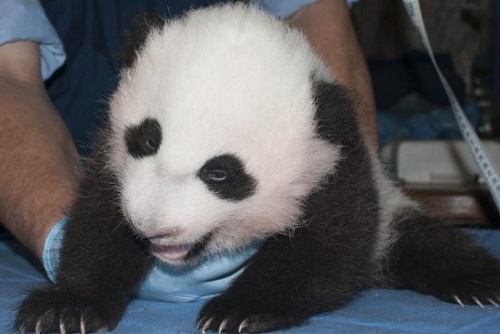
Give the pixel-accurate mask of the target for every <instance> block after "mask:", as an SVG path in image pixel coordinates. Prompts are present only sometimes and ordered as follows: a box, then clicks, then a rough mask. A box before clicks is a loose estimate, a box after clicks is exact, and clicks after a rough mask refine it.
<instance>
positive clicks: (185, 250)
mask: <svg viewBox="0 0 500 334" xmlns="http://www.w3.org/2000/svg"><path fill="white" fill-rule="evenodd" d="M210 238H211V234H207V235H206V236H204V237H202V238H201V239H200V241H198V242H194V243H185V244H177V245H160V244H157V243H154V242H151V252H152V253H153V254H154V255H155V256H156V257H157V258H159V259H160V260H162V261H164V262H169V263H181V262H182V263H184V262H189V261H190V260H193V259H194V258H196V257H197V256H198V255H199V254H200V253H201V252H202V251H203V250H204V249H205V248H206V246H207V244H208V242H209V240H210Z"/></svg>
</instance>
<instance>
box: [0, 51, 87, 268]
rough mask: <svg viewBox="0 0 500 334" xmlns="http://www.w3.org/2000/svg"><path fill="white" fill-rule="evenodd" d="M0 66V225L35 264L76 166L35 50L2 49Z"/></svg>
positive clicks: (69, 194)
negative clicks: (10, 234)
mask: <svg viewBox="0 0 500 334" xmlns="http://www.w3.org/2000/svg"><path fill="white" fill-rule="evenodd" d="M14 55H15V57H13V56H14ZM0 60H1V63H2V64H3V66H0V142H1V143H2V144H1V145H0V222H2V224H4V225H5V226H6V227H7V228H8V229H9V230H10V231H11V232H12V233H13V234H14V235H15V236H16V237H17V238H18V239H19V240H20V241H21V242H22V243H24V244H25V245H26V246H27V247H28V249H29V250H30V251H32V252H33V253H34V254H35V255H37V256H38V257H39V258H40V257H41V253H42V250H43V243H44V241H45V237H46V235H47V234H48V232H49V231H50V229H51V227H52V226H53V224H54V223H55V222H56V221H57V220H58V219H59V218H60V217H61V216H62V215H63V210H64V209H65V208H66V207H67V206H69V205H70V204H71V202H72V198H73V193H74V191H75V187H76V182H77V179H78V178H77V175H78V171H79V169H80V168H81V166H80V161H79V159H78V155H77V152H76V148H75V147H74V144H73V142H72V140H71V137H70V135H69V133H68V130H67V128H66V126H65V124H64V122H63V121H62V119H61V117H60V116H59V114H58V113H57V111H56V110H55V109H54V106H53V105H52V103H51V101H50V100H49V98H48V96H47V94H46V92H45V89H44V87H43V83H42V81H41V78H40V77H39V64H37V63H36V62H39V53H38V45H37V44H36V43H32V42H17V43H10V44H5V45H2V46H0ZM6 64H8V66H7V65H6Z"/></svg>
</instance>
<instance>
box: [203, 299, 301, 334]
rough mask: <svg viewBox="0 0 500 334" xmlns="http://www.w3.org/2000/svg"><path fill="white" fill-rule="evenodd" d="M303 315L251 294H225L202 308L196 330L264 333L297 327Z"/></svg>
mask: <svg viewBox="0 0 500 334" xmlns="http://www.w3.org/2000/svg"><path fill="white" fill-rule="evenodd" d="M302 321H303V318H302V317H300V316H299V315H297V314H293V313H292V312H290V313H289V312H287V311H286V310H284V309H278V308H275V307H274V306H273V303H271V302H265V301H263V300H260V299H259V300H257V299H255V298H252V297H250V296H248V295H247V296H234V295H231V294H223V295H221V296H219V297H215V298H213V299H212V300H210V301H209V302H208V303H207V304H206V305H205V306H204V307H203V308H202V310H201V311H200V314H199V315H198V323H197V326H196V329H197V330H198V331H201V332H202V333H206V332H207V331H209V330H213V331H216V332H217V333H261V332H269V331H273V330H278V329H285V328H289V327H292V326H297V325H300V323H302Z"/></svg>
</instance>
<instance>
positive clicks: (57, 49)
mask: <svg viewBox="0 0 500 334" xmlns="http://www.w3.org/2000/svg"><path fill="white" fill-rule="evenodd" d="M16 40H31V41H35V42H38V43H40V52H41V56H42V60H41V65H42V77H43V79H44V80H45V79H48V78H49V77H50V76H51V75H52V73H54V71H55V70H56V69H57V68H59V67H60V66H61V65H62V64H63V63H64V61H65V59H66V55H65V53H64V48H63V45H62V42H61V40H60V39H59V37H58V36H57V33H56V31H55V30H54V28H53V27H52V25H51V24H50V22H49V20H48V19H47V17H46V16H45V14H44V12H43V8H42V7H41V6H40V3H39V2H38V0H23V1H20V0H2V1H0V45H1V44H4V43H7V42H12V41H16Z"/></svg>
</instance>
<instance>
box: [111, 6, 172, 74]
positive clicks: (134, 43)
mask: <svg viewBox="0 0 500 334" xmlns="http://www.w3.org/2000/svg"><path fill="white" fill-rule="evenodd" d="M165 22H166V19H165V18H164V17H161V16H159V15H156V14H153V13H142V14H141V15H138V16H137V17H135V18H133V19H132V20H131V24H130V26H131V27H130V28H129V29H127V30H126V33H125V35H124V37H123V41H122V47H121V50H120V52H119V58H120V60H121V62H122V64H123V65H124V66H125V67H131V66H132V65H133V64H134V62H135V60H136V59H137V54H138V53H139V52H140V51H141V50H142V48H143V47H144V43H145V42H146V38H147V37H148V35H149V34H150V32H151V31H152V30H155V29H156V30H160V29H161V28H163V26H164V25H165Z"/></svg>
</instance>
